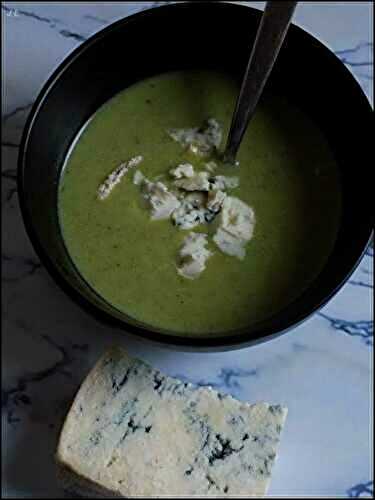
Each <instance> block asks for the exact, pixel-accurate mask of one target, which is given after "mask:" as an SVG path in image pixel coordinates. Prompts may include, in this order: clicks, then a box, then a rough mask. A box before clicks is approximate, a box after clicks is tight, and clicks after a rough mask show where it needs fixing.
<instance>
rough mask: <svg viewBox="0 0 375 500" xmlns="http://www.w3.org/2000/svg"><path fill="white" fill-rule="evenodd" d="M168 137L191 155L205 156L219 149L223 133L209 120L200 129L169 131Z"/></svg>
mask: <svg viewBox="0 0 375 500" xmlns="http://www.w3.org/2000/svg"><path fill="white" fill-rule="evenodd" d="M168 135H169V136H170V137H171V138H172V139H173V140H175V141H176V142H178V143H179V144H181V146H183V147H184V148H186V149H189V151H190V152H191V153H194V154H196V155H199V156H206V155H209V154H211V153H213V151H214V150H215V149H217V148H219V146H220V144H221V139H222V135H223V133H222V128H221V126H220V124H219V123H218V122H217V121H216V120H215V119H214V118H209V119H208V120H207V121H206V122H205V123H204V124H203V125H202V126H201V127H195V128H180V129H176V128H175V129H170V130H168Z"/></svg>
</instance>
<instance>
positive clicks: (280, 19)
mask: <svg viewBox="0 0 375 500" xmlns="http://www.w3.org/2000/svg"><path fill="white" fill-rule="evenodd" d="M296 6H297V2H287V1H285V2H284V1H283V2H281V1H280V0H276V1H273V2H267V3H266V7H265V9H264V12H263V15H262V19H261V21H260V25H259V28H258V31H257V34H256V38H255V42H254V45H253V49H252V51H251V54H250V58H249V62H248V64H247V68H246V71H245V76H244V78H243V80H242V85H241V89H240V93H239V96H238V99H237V103H236V107H235V111H234V114H233V118H232V123H231V126H230V130H229V134H228V139H227V144H226V147H225V151H224V161H225V162H226V163H229V164H232V165H234V164H236V154H237V151H238V148H239V147H240V144H241V140H242V138H243V135H244V133H245V131H246V128H247V126H248V124H249V122H250V120H251V118H252V117H253V116H254V112H255V108H256V106H257V104H258V101H259V98H260V96H261V94H262V92H263V88H264V85H265V83H266V82H267V80H268V77H269V75H270V73H271V70H272V68H273V65H274V63H275V61H276V59H277V56H278V54H279V50H280V48H281V46H282V44H283V41H284V38H285V35H286V33H287V31H288V28H289V25H290V22H291V20H292V16H293V13H294V10H295V8H296Z"/></svg>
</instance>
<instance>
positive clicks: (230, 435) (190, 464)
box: [56, 348, 287, 498]
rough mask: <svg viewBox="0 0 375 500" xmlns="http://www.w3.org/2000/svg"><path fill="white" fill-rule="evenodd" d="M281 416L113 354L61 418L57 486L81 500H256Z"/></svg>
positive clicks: (276, 409)
mask: <svg viewBox="0 0 375 500" xmlns="http://www.w3.org/2000/svg"><path fill="white" fill-rule="evenodd" d="M286 415H287V410H286V408H284V407H282V406H280V405H270V404H267V403H256V404H252V405H250V404H248V403H244V402H241V401H238V400H236V399H234V398H232V397H231V396H229V395H225V394H221V393H218V392H216V391H215V390H213V389H211V388H209V387H204V388H203V387H200V388H196V387H194V386H192V385H191V384H189V383H185V382H181V381H180V380H177V379H174V378H171V377H168V376H166V375H164V374H162V373H160V372H159V371H156V370H154V369H153V368H151V367H150V366H148V365H147V364H145V363H143V362H142V361H140V360H137V359H133V358H130V357H129V356H128V355H127V353H126V352H125V351H123V350H122V349H120V348H113V349H111V350H110V351H108V352H107V353H106V354H105V355H104V356H103V357H102V358H101V359H100V360H99V362H98V363H97V364H96V366H95V367H94V368H93V370H92V371H91V373H90V374H89V375H88V377H87V378H86V380H85V381H84V382H83V384H82V386H81V388H80V389H79V391H78V394H77V395H76V397H75V400H74V402H73V404H72V407H71V409H70V411H69V413H68V415H67V417H66V420H65V423H64V426H63V429H62V432H61V435H60V439H59V443H58V448H57V453H56V459H57V463H58V465H59V468H60V477H61V478H62V480H63V482H64V486H65V488H67V489H69V490H75V491H77V490H78V492H79V493H81V494H82V495H84V496H86V497H87V491H88V492H89V494H90V497H91V496H92V495H94V494H95V495H96V496H98V497H99V498H107V497H116V496H117V497H122V498H124V497H125V498H134V497H141V498H160V497H168V498H181V497H185V498H191V497H195V496H197V497H213V498H218V497H221V498H231V497H232V498H236V497H237V498H238V497H242V498H249V497H257V498H259V497H262V496H264V495H265V493H266V491H267V488H268V486H269V483H270V479H271V472H272V468H273V465H274V462H275V460H276V454H277V450H278V446H279V442H280V435H281V433H282V429H283V427H284V423H285V419H286ZM85 492H86V494H85Z"/></svg>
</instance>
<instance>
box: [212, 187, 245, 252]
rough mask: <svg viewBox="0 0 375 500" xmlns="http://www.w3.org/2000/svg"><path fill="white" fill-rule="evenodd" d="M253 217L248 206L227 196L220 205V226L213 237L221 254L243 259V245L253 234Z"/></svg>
mask: <svg viewBox="0 0 375 500" xmlns="http://www.w3.org/2000/svg"><path fill="white" fill-rule="evenodd" d="M254 226H255V215H254V211H253V209H252V208H251V207H249V205H247V204H246V203H244V202H243V201H241V200H240V199H238V198H235V197H234V196H227V197H226V198H225V199H224V201H223V204H222V209H221V214H220V226H219V228H218V229H217V231H216V234H215V235H214V237H213V240H214V242H215V243H216V244H217V246H218V247H219V248H220V250H221V251H222V252H223V253H226V254H227V255H231V256H234V257H237V258H239V259H241V260H242V259H244V257H245V255H246V250H245V245H246V243H247V242H248V241H250V240H251V238H252V236H253V233H254Z"/></svg>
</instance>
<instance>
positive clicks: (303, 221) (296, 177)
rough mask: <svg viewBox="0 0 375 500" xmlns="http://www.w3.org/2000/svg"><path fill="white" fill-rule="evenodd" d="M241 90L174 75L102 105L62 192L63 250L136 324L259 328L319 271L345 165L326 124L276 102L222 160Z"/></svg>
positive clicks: (200, 75) (213, 77)
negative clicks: (230, 157)
mask: <svg viewBox="0 0 375 500" xmlns="http://www.w3.org/2000/svg"><path fill="white" fill-rule="evenodd" d="M237 94H238V88H237V85H236V83H235V82H234V81H233V80H231V79H230V77H228V76H225V75H223V74H220V73H213V72H203V71H192V72H176V73H166V74H163V75H160V76H156V77H153V78H150V79H147V80H144V81H142V82H140V83H137V84H136V85H134V86H132V87H129V88H127V89H125V90H124V91H122V92H121V93H119V94H118V95H116V96H115V97H114V98H112V99H111V100H110V101H109V102H108V103H106V104H105V105H104V106H102V107H101V108H100V109H99V110H98V112H97V113H96V114H95V115H94V116H93V118H92V119H91V120H90V121H89V122H88V124H87V125H86V126H85V127H84V129H83V130H82V132H81V134H80V135H79V137H78V138H77V140H76V141H75V142H74V145H73V146H72V148H71V150H70V153H69V155H68V157H67V160H66V163H65V166H64V169H63V173H62V176H61V181H60V186H59V216H60V224H61V228H62V233H63V237H64V240H65V244H66V246H67V249H68V251H69V253H70V256H71V258H72V260H73V261H74V263H75V265H76V266H77V268H78V269H79V271H80V273H81V274H82V276H83V277H84V278H85V280H86V281H87V282H88V283H89V284H90V285H91V286H92V287H93V288H94V289H95V290H96V292H97V293H98V294H100V295H101V296H102V297H103V298H104V299H105V300H106V301H107V302H109V303H111V304H112V305H113V306H114V307H116V308H117V309H119V310H121V311H123V312H124V313H126V314H127V315H128V316H131V317H133V318H135V319H136V320H138V321H141V322H144V323H146V324H149V325H151V326H153V327H156V328H162V329H167V330H171V331H173V332H175V333H176V334H180V335H185V336H199V335H201V336H207V335H223V334H225V332H228V331H230V330H233V329H236V328H241V327H246V326H251V325H252V324H254V323H256V322H258V321H261V320H264V319H266V318H268V317H269V316H271V315H273V314H275V313H276V312H278V311H280V310H281V309H282V308H284V307H285V306H287V305H288V304H290V303H291V302H292V301H293V300H294V299H296V298H297V297H298V296H299V295H300V294H301V293H302V292H303V291H304V290H305V289H306V287H308V286H309V284H310V283H311V282H312V281H313V280H314V278H316V276H317V275H318V274H319V272H320V271H321V270H322V268H323V266H324V265H325V262H326V260H327V258H328V256H329V254H330V252H331V250H332V248H333V245H334V242H335V238H336V234H337V230H338V225H339V217H340V207H341V197H340V196H341V194H340V181H339V173H338V168H337V165H336V163H335V160H334V157H333V155H332V153H331V151H330V149H329V147H328V144H327V142H326V140H325V138H324V136H323V135H322V133H321V132H320V130H319V129H318V128H316V126H315V124H314V123H313V122H312V121H310V119H309V118H308V117H307V116H305V115H304V114H303V113H302V112H301V111H300V110H299V109H297V108H295V107H293V106H292V105H291V104H290V103H288V102H287V101H286V100H284V99H282V98H280V97H276V96H265V97H264V98H263V100H262V102H261V103H260V104H259V106H258V108H257V111H256V114H255V116H254V118H253V120H252V121H251V123H250V125H249V127H248V130H247V132H246V135H245V137H244V139H243V141H242V144H241V147H240V150H239V153H238V158H237V159H238V162H237V164H236V165H234V166H231V165H225V164H223V163H222V162H221V153H222V151H223V148H224V145H225V141H226V136H227V133H228V129H229V125H230V121H231V117H232V112H233V109H234V105H235V101H236V97H237Z"/></svg>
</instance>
